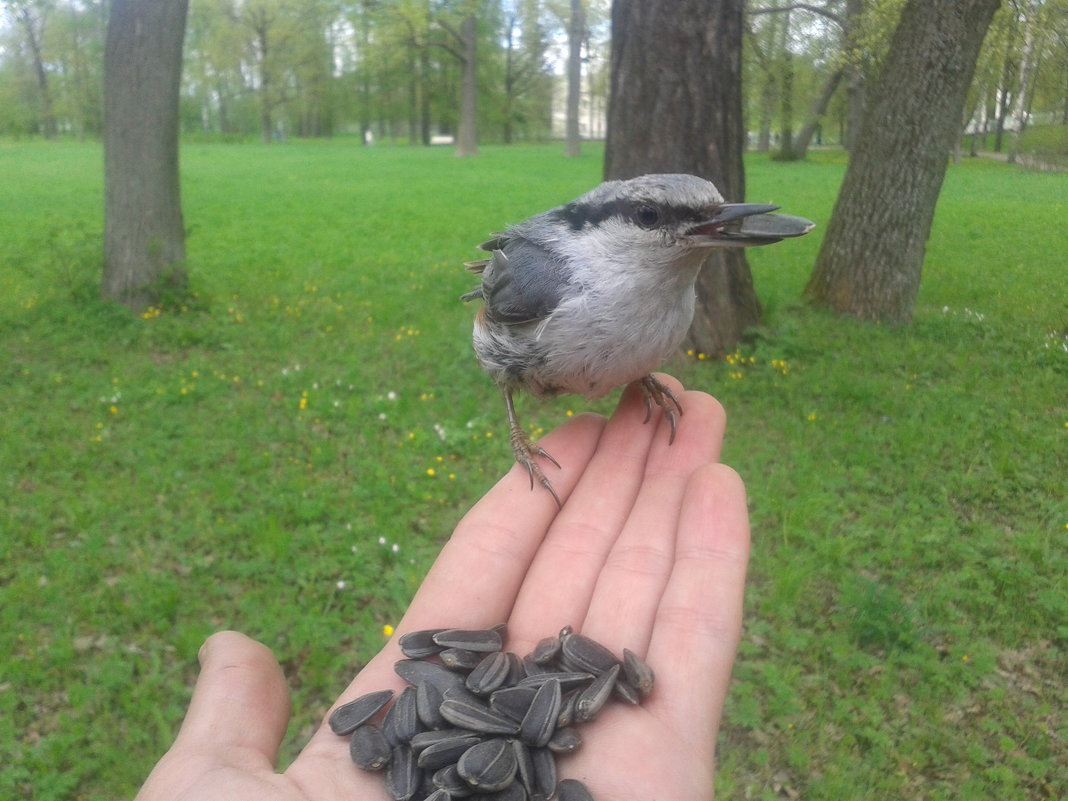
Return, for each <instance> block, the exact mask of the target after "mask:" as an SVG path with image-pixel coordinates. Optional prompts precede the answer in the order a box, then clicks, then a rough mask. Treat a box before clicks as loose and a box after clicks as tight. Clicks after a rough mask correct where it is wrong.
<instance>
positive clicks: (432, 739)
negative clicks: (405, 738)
mask: <svg viewBox="0 0 1068 801" xmlns="http://www.w3.org/2000/svg"><path fill="white" fill-rule="evenodd" d="M470 734H472V732H469V731H468V730H467V729H435V730H434V731H421V732H419V733H418V734H417V735H415V737H413V738H412V740H411V742H410V743H408V745H410V746H411V747H412V750H413V751H415V753H416V754H418V753H419V752H420V751H422V750H423V749H424V748H426V747H428V746H431V745H433V744H434V743H437V742H441V741H442V740H448V739H449V738H450V737H467V736H468V735H470Z"/></svg>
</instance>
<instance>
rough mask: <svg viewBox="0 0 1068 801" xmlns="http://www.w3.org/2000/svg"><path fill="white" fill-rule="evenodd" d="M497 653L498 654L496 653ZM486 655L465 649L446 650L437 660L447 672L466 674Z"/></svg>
mask: <svg viewBox="0 0 1068 801" xmlns="http://www.w3.org/2000/svg"><path fill="white" fill-rule="evenodd" d="M497 653H499V652H497ZM485 655H486V654H485V653H483V652H480V651H468V650H467V649H465V648H446V649H445V650H444V651H442V652H441V653H440V654H438V659H440V660H441V664H443V665H444V666H445V667H447V668H448V669H449V670H455V671H457V672H466V671H468V670H471V669H472V668H474V667H475V666H476V665H477V664H478V663H479V662H480V661H482V657H484V656H485Z"/></svg>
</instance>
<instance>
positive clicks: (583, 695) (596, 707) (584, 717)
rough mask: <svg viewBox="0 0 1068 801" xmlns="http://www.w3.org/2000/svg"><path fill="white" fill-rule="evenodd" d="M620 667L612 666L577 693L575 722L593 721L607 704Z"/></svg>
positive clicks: (617, 665)
mask: <svg viewBox="0 0 1068 801" xmlns="http://www.w3.org/2000/svg"><path fill="white" fill-rule="evenodd" d="M619 671H620V665H619V664H618V663H617V664H615V665H612V667H610V668H609V669H608V670H606V671H605V672H604V673H602V674H601V675H600V676H598V677H597V678H596V679H594V680H593V681H592V682H591V683H590V686H589V687H587V688H586V689H585V690H583V691H582V692H580V693H579V695H578V701H576V702H575V721H576V722H577V723H586V722H588V721H591V720H593V719H594V718H596V717H597V716H598V715H599V714H601V710H602V709H603V708H604V705H605V704H606V703H608V699H609V698H610V697H611V695H612V688H613V687H614V686H615V684H616V678H617V677H618V676H619Z"/></svg>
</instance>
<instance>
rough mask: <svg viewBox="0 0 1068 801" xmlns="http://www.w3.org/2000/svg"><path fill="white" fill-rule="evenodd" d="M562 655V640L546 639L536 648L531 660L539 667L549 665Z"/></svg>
mask: <svg viewBox="0 0 1068 801" xmlns="http://www.w3.org/2000/svg"><path fill="white" fill-rule="evenodd" d="M559 655H560V638H559V637H546V638H545V639H543V640H540V641H539V642H538V644H537V645H535V646H534V651H533V653H531V655H530V656H531V658H532V659H533V660H534V661H535V662H536V663H537V664H539V665H548V664H551V663H552V662H554V661H556V658H557V657H558V656H559Z"/></svg>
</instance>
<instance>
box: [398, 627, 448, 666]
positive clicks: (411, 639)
mask: <svg viewBox="0 0 1068 801" xmlns="http://www.w3.org/2000/svg"><path fill="white" fill-rule="evenodd" d="M443 630H444V629H422V630H421V631H409V632H408V633H407V634H404V635H402V636H401V638H400V639H399V640H397V644H398V645H399V646H400V649H401V653H402V654H404V655H405V656H406V657H408V658H409V659H425V658H426V657H428V656H434V654H436V653H438V652H440V651H441V646H440V645H438V644H437V643H436V642H434V635H435V634H437V633H438V632H439V631H443Z"/></svg>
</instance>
